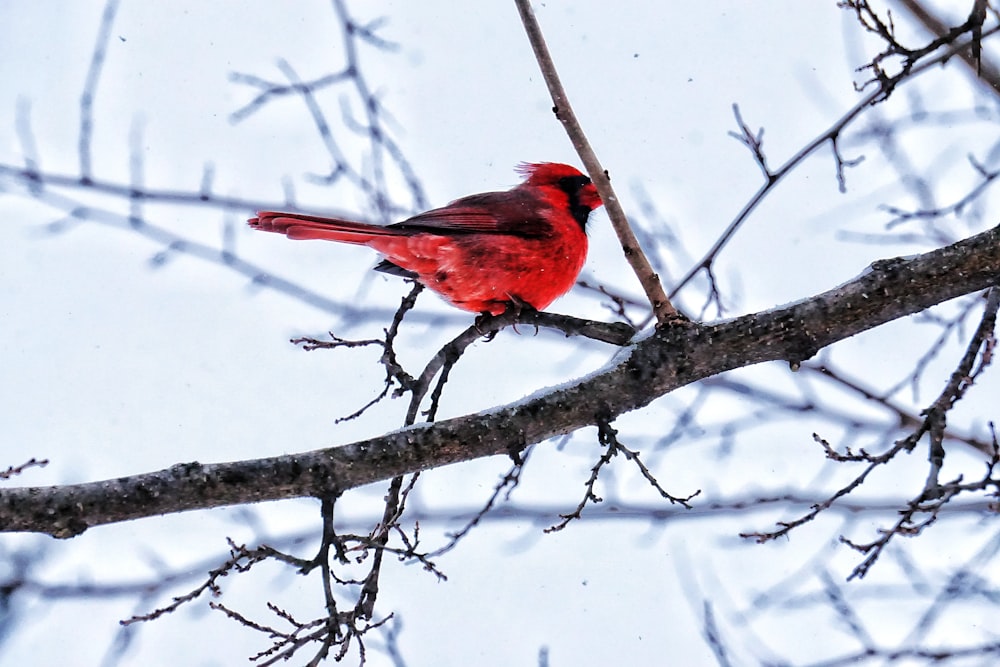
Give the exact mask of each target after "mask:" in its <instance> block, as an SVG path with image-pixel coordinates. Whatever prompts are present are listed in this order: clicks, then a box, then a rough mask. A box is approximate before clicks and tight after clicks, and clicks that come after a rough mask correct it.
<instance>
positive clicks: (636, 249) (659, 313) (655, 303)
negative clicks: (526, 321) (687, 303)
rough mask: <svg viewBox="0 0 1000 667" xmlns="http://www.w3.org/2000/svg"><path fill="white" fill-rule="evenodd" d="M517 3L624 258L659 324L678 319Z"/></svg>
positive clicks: (538, 32)
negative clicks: (602, 202) (644, 293)
mask: <svg viewBox="0 0 1000 667" xmlns="http://www.w3.org/2000/svg"><path fill="white" fill-rule="evenodd" d="M514 3H515V4H516V5H517V11H518V12H519V13H520V14H521V22H522V23H523V24H524V30H525V32H526V33H527V34H528V41H530V42H531V48H532V50H534V52H535V58H536V59H537V60H538V66H539V69H541V71H542V77H543V78H544V79H545V83H546V85H547V86H548V88H549V94H550V95H552V102H553V103H554V104H555V107H553V111H554V112H555V114H556V118H558V119H559V120H560V121H561V122H562V124H563V127H564V128H565V129H566V134H568V135H569V139H570V141H571V142H573V147H574V148H575V149H576V152H577V154H578V155H579V156H580V159H581V160H583V164H584V166H585V167H586V168H587V172H588V173H589V174H590V178H591V180H593V182H594V185H596V186H597V192H598V193H599V194H600V195H601V199H602V200H603V201H604V207H605V209H606V210H607V212H608V217H609V218H610V219H611V225H612V226H613V227H614V229H615V233H616V234H617V235H618V240H619V241H620V242H621V244H622V251H623V252H624V253H625V259H627V260H628V263H629V266H631V267H632V270H633V271H634V272H635V275H636V277H637V278H638V279H639V283H640V284H641V285H642V289H643V290H644V291H645V292H646V297H647V298H648V299H649V303H650V304H651V305H652V308H653V314H654V315H655V316H656V322H657V324H659V325H662V324H666V323H669V322H671V321H673V320H675V319H677V318H678V314H677V311H676V310H675V309H674V307H673V305H671V303H670V299H668V298H667V295H666V293H665V292H664V291H663V285H661V284H660V277H659V276H658V275H657V274H656V271H654V270H653V267H652V266H651V265H650V263H649V260H648V259H647V258H646V255H645V253H643V251H642V247H641V246H640V245H639V242H638V241H637V240H636V238H635V234H634V233H633V232H632V228H631V227H630V226H629V223H628V218H626V217H625V211H624V210H622V207H621V204H620V203H619V201H618V195H616V194H615V191H614V188H612V187H611V178H610V177H609V176H608V172H607V171H606V170H605V169H604V167H602V166H601V162H600V160H598V159H597V154H596V153H595V152H594V149H593V148H592V147H591V145H590V142H589V141H588V140H587V135H586V134H584V132H583V128H582V127H581V126H580V122H579V121H578V120H577V118H576V114H575V113H573V107H572V106H571V105H570V103H569V96H568V95H566V90H565V89H564V88H563V85H562V82H561V81H560V80H559V73H558V72H557V71H556V66H555V63H554V62H553V61H552V56H551V54H549V49H548V46H546V44H545V38H544V37H543V36H542V29H541V28H540V27H539V26H538V21H536V20H535V13H534V11H532V9H531V2H530V0H514Z"/></svg>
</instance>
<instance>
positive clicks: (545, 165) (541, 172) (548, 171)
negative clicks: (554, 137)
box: [514, 162, 585, 185]
mask: <svg viewBox="0 0 1000 667" xmlns="http://www.w3.org/2000/svg"><path fill="white" fill-rule="evenodd" d="M514 171H516V172H517V173H519V174H520V175H521V176H523V177H524V179H525V181H526V182H527V183H528V184H529V185H555V184H556V183H558V182H559V179H561V178H574V177H578V176H585V174H584V173H582V172H581V171H580V170H579V169H577V168H576V167H571V166H570V165H568V164H562V163H559V162H522V163H521V164H519V165H517V166H516V167H514Z"/></svg>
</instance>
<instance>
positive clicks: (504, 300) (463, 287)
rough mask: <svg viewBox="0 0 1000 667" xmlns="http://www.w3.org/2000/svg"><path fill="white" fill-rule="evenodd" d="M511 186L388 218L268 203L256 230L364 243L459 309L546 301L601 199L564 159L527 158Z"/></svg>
mask: <svg viewBox="0 0 1000 667" xmlns="http://www.w3.org/2000/svg"><path fill="white" fill-rule="evenodd" d="M518 171H519V172H520V173H522V174H523V175H524V176H525V181H524V182H523V183H521V184H520V185H518V186H516V187H514V188H512V189H511V190H508V191H506V192H487V193H484V194H478V195H470V196H468V197H463V198H461V199H456V200H455V201H453V202H451V203H450V204H448V205H447V206H445V207H443V208H438V209H434V210H431V211H427V212H425V213H421V214H419V215H415V216H413V217H412V218H409V219H407V220H403V221H402V222H397V223H395V224H392V225H387V226H381V225H370V224H365V223H362V222H353V221H350V220H343V219H340V218H323V217H317V216H311V215H302V214H299V213H278V212H274V211H262V212H260V213H258V214H257V217H256V218H252V219H251V220H250V221H249V223H250V226H251V227H253V228H254V229H260V230H262V231H267V232H277V233H281V234H285V235H286V236H288V238H291V239H323V240H326V241H338V242H340V243H353V244H360V245H366V246H368V247H370V248H373V249H375V250H377V251H378V252H379V253H381V254H382V255H383V256H384V258H385V261H383V262H382V263H381V264H380V265H379V266H377V267H376V268H377V269H378V270H381V271H386V272H388V273H394V274H397V275H405V276H408V277H412V278H415V279H417V280H419V281H420V282H422V283H423V284H424V285H426V286H427V287H429V288H430V289H432V290H434V291H435V292H437V293H438V294H440V295H441V296H443V297H444V298H445V299H447V300H448V301H449V302H451V303H452V304H454V305H455V306H457V307H459V308H463V309H465V310H470V311H472V312H476V313H482V312H488V313H492V314H494V315H498V314H500V313H502V312H503V311H504V310H505V309H506V307H507V304H509V303H511V302H515V303H521V304H528V305H530V306H532V307H534V308H536V309H537V310H542V309H544V308H545V307H546V306H548V305H549V304H550V303H552V302H553V301H554V300H555V299H556V298H558V297H560V296H562V295H563V294H565V293H566V292H567V291H569V289H570V288H571V287H572V286H573V283H574V282H575V281H576V277H577V276H578V275H579V273H580V270H581V269H582V268H583V263H584V261H585V260H586V257H587V235H586V233H585V231H584V227H585V225H586V222H587V217H588V215H589V214H590V212H591V211H592V210H593V209H595V208H597V207H598V206H600V205H601V199H600V197H599V196H598V195H597V189H596V188H595V187H594V185H593V184H592V183H591V182H590V179H589V178H587V177H586V176H584V175H583V174H581V173H580V172H579V171H578V170H576V169H574V168H573V167H570V166H568V165H565V164H557V163H551V162H543V163H536V164H524V165H520V166H519V167H518Z"/></svg>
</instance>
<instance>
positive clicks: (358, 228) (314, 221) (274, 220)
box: [247, 211, 400, 244]
mask: <svg viewBox="0 0 1000 667" xmlns="http://www.w3.org/2000/svg"><path fill="white" fill-rule="evenodd" d="M247 222H248V223H249V225H250V227H252V228H253V229H259V230H261V231H264V232H275V233H277V234H284V235H285V236H287V237H288V238H290V239H295V240H304V239H322V240H324V241H339V242H341V243H355V244H365V243H368V242H369V241H371V240H372V239H375V238H378V237H385V236H400V234H399V231H398V230H393V229H388V228H386V227H382V226H380V225H370V224H366V223H364V222H352V221H351V220H343V219H341V218H322V217H319V216H315V215H301V214H299V213H280V212H277V211H259V212H258V213H257V217H256V218H251V219H250V220H248V221H247Z"/></svg>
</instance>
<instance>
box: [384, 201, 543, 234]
mask: <svg viewBox="0 0 1000 667" xmlns="http://www.w3.org/2000/svg"><path fill="white" fill-rule="evenodd" d="M540 210H541V211H544V210H545V206H544V205H543V202H542V201H541V200H540V198H539V197H537V196H536V195H533V194H532V193H529V192H525V191H523V190H518V189H514V190H509V191H507V192H486V193H483V194H478V195H470V196H468V197H462V198H461V199H456V200H455V201H453V202H451V203H450V204H448V205H447V206H444V207H442V208H436V209H433V210H430V211H427V212H425V213H421V214H419V215H415V216H413V217H412V218H409V219H407V220H403V221H402V222H397V223H396V224H393V225H389V227H388V228H389V229H398V230H399V231H401V232H411V233H421V232H425V233H430V234H440V235H444V236H450V235H454V234H504V235H508V236H520V237H522V238H545V237H547V236H550V235H551V234H552V225H551V223H549V222H548V221H547V220H546V219H545V218H544V217H542V216H541V215H540V214H539V211H540Z"/></svg>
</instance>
